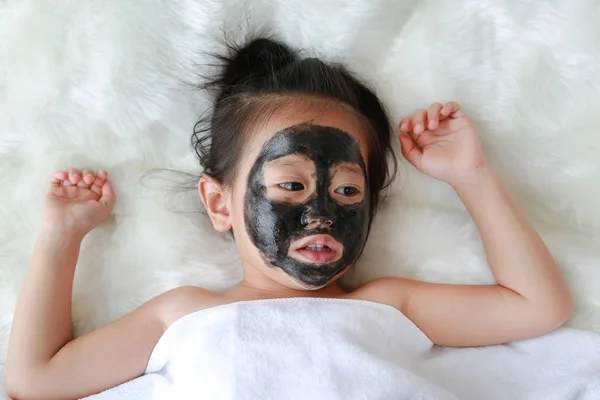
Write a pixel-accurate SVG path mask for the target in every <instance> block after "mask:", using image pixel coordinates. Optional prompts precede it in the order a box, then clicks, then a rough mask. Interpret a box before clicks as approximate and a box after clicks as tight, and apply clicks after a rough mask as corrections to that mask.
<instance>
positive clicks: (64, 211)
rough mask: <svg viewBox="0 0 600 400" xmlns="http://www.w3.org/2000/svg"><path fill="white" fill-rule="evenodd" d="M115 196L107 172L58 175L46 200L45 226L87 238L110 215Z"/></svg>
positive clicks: (74, 171)
mask: <svg viewBox="0 0 600 400" xmlns="http://www.w3.org/2000/svg"><path fill="white" fill-rule="evenodd" d="M114 204H115V193H114V191H113V188H112V185H111V183H110V181H109V180H108V174H107V173H106V171H103V170H100V171H98V174H94V172H92V171H90V170H87V169H86V170H83V172H80V171H78V170H75V169H71V170H69V171H68V172H65V171H59V172H56V173H55V174H54V175H53V177H52V179H51V180H50V186H49V188H48V193H47V195H46V198H45V199H44V205H43V213H42V215H43V216H42V218H43V219H42V222H43V227H44V228H45V229H47V230H51V231H52V232H53V233H58V234H75V235H79V236H81V238H83V236H85V235H86V234H87V233H88V232H89V231H91V230H92V229H93V228H94V227H96V226H97V225H98V224H100V223H101V222H102V221H103V220H104V219H106V217H108V215H109V214H110V212H111V210H112V208H113V206H114Z"/></svg>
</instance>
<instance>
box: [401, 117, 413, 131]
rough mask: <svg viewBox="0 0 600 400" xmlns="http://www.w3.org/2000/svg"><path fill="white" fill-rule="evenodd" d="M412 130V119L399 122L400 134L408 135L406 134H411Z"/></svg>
mask: <svg viewBox="0 0 600 400" xmlns="http://www.w3.org/2000/svg"><path fill="white" fill-rule="evenodd" d="M412 129H413V123H412V119H410V118H405V119H403V120H402V121H400V132H404V133H408V132H412Z"/></svg>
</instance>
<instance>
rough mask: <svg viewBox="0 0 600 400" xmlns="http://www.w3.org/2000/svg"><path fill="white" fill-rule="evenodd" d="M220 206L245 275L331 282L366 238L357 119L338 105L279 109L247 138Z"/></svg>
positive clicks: (310, 285) (304, 283) (295, 283)
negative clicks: (224, 207)
mask: <svg viewBox="0 0 600 400" xmlns="http://www.w3.org/2000/svg"><path fill="white" fill-rule="evenodd" d="M248 137H249V138H250V139H249V140H248V143H247V144H246V151H245V156H244V160H243V161H242V162H241V163H240V166H239V168H240V169H239V173H238V176H237V178H236V181H235V182H234V184H233V185H232V187H231V189H230V190H229V191H228V192H229V193H228V196H227V208H228V212H229V217H230V222H231V226H232V228H233V232H234V235H235V241H236V244H237V246H238V249H239V252H240V255H241V258H242V262H243V265H244V268H245V270H246V271H245V273H248V272H250V271H248V269H249V268H253V269H255V271H253V272H260V273H263V274H266V275H268V276H269V277H271V278H272V279H274V280H276V281H277V282H279V283H281V284H284V285H285V286H288V287H293V288H303V289H318V288H321V287H324V286H326V285H327V284H329V283H330V282H332V281H334V280H335V279H336V278H337V277H339V276H340V275H341V274H342V273H343V272H345V271H346V270H347V269H348V267H350V266H351V265H352V264H354V262H355V261H356V259H357V258H358V256H359V255H360V253H361V251H362V248H363V246H364V244H365V242H366V239H367V233H368V226H369V218H370V216H369V210H370V207H369V206H370V205H369V198H370V197H369V187H368V183H367V179H366V173H367V171H366V167H365V166H366V163H367V160H366V156H367V151H366V143H365V133H364V128H363V124H362V123H361V122H360V120H359V118H358V117H357V116H356V115H355V114H354V113H353V112H352V111H351V110H347V109H345V108H343V107H341V106H338V107H335V108H331V109H330V110H323V109H322V108H321V109H318V110H312V111H311V110H307V109H306V108H305V109H303V110H300V112H298V110H294V109H292V108H287V109H285V110H283V112H280V113H278V114H277V116H275V117H272V118H271V119H270V120H269V121H268V122H267V123H266V124H263V125H261V126H258V127H255V128H254V130H253V131H252V132H250V133H249V136H248Z"/></svg>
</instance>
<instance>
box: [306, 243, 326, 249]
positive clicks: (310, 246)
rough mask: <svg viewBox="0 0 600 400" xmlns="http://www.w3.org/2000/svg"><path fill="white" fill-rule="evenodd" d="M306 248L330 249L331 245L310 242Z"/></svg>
mask: <svg viewBox="0 0 600 400" xmlns="http://www.w3.org/2000/svg"><path fill="white" fill-rule="evenodd" d="M306 248H307V249H308V250H314V251H323V250H325V249H326V248H327V249H329V247H327V246H324V245H322V244H309V245H308V246H306Z"/></svg>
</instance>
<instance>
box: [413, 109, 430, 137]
mask: <svg viewBox="0 0 600 400" xmlns="http://www.w3.org/2000/svg"><path fill="white" fill-rule="evenodd" d="M412 123H413V129H412V130H413V132H414V133H417V134H419V133H422V132H424V131H425V129H426V128H425V127H426V126H427V125H426V123H427V111H425V110H419V111H417V112H416V113H415V115H413V118H412Z"/></svg>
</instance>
